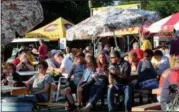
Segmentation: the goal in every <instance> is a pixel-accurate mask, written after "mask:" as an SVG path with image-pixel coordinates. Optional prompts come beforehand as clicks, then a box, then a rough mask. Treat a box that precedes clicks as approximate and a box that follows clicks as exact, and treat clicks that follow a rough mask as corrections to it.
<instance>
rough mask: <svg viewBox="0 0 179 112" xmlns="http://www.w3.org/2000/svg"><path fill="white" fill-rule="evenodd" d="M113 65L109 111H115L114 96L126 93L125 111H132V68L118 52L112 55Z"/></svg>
mask: <svg viewBox="0 0 179 112" xmlns="http://www.w3.org/2000/svg"><path fill="white" fill-rule="evenodd" d="M110 58H111V65H110V66H109V76H108V81H109V86H108V93H107V99H108V109H109V112H113V111H115V105H114V94H115V93H119V92H123V93H124V109H125V111H131V107H132V87H131V85H130V79H131V66H130V64H129V62H128V61H125V60H124V59H123V58H122V57H121V55H120V53H119V52H118V51H111V53H110Z"/></svg>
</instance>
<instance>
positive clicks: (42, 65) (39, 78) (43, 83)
mask: <svg viewBox="0 0 179 112" xmlns="http://www.w3.org/2000/svg"><path fill="white" fill-rule="evenodd" d="M47 68H48V64H47V62H45V61H41V62H39V64H38V74H37V75H34V76H33V77H32V78H30V79H29V80H28V81H25V82H24V83H25V84H26V86H27V87H28V88H29V89H30V90H31V93H32V94H33V95H34V96H35V97H36V99H37V101H38V102H47V101H48V100H49V99H48V98H49V89H50V86H51V84H52V83H53V78H52V77H51V76H50V75H49V74H46V71H47ZM30 85H32V88H30Z"/></svg>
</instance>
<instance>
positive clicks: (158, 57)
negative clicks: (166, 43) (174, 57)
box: [154, 50, 163, 61]
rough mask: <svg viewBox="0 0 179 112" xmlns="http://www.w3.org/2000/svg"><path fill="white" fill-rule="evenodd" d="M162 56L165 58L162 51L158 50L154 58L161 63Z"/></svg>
mask: <svg viewBox="0 0 179 112" xmlns="http://www.w3.org/2000/svg"><path fill="white" fill-rule="evenodd" d="M162 56H163V53H162V51H161V50H156V51H155V52H154V58H155V59H156V60H157V61H160V60H161V58H162Z"/></svg>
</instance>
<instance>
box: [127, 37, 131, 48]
mask: <svg viewBox="0 0 179 112" xmlns="http://www.w3.org/2000/svg"><path fill="white" fill-rule="evenodd" d="M127 46H128V48H127V50H128V51H129V50H130V42H129V35H128V36H127Z"/></svg>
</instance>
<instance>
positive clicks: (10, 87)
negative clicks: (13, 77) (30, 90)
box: [1, 85, 25, 93]
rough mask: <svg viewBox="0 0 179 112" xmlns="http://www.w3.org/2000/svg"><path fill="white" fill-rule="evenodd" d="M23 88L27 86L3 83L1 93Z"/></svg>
mask: <svg viewBox="0 0 179 112" xmlns="http://www.w3.org/2000/svg"><path fill="white" fill-rule="evenodd" d="M21 88H25V87H14V86H10V85H2V86H1V93H8V92H11V91H12V90H14V89H21Z"/></svg>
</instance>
